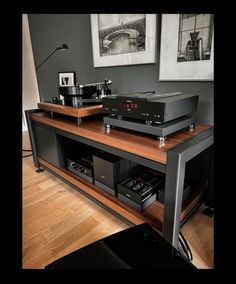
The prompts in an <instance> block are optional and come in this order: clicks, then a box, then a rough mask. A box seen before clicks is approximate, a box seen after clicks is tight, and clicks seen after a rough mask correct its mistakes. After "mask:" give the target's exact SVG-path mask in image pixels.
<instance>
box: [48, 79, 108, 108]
mask: <svg viewBox="0 0 236 284" xmlns="http://www.w3.org/2000/svg"><path fill="white" fill-rule="evenodd" d="M111 83H112V81H111V80H107V79H105V80H104V81H103V82H96V83H90V84H84V85H81V84H78V85H75V86H59V87H58V93H59V95H60V100H56V98H53V99H54V101H55V103H61V104H62V105H65V106H71V107H76V108H79V107H83V106H85V105H91V104H92V105H94V104H101V102H102V98H103V97H104V96H107V95H109V94H111V89H110V88H109V85H110V84H111Z"/></svg>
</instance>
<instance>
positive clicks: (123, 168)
mask: <svg viewBox="0 0 236 284" xmlns="http://www.w3.org/2000/svg"><path fill="white" fill-rule="evenodd" d="M93 165H94V178H95V185H97V186H98V187H100V188H102V189H104V190H105V191H107V192H109V193H110V194H112V195H114V196H115V195H116V186H117V183H119V182H121V181H123V180H124V179H126V178H127V177H128V176H130V175H131V174H132V173H133V172H134V171H136V169H137V168H138V165H137V164H136V163H134V162H131V161H129V160H126V159H122V158H120V157H117V156H115V155H112V154H110V153H107V152H103V151H101V152H100V153H97V154H95V155H94V156H93Z"/></svg>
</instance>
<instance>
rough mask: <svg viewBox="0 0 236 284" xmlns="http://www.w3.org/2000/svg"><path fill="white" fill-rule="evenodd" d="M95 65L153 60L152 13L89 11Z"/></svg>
mask: <svg viewBox="0 0 236 284" xmlns="http://www.w3.org/2000/svg"><path fill="white" fill-rule="evenodd" d="M91 32H92V45H93V62H94V67H106V66H120V65H130V64H148V63H155V62H156V60H155V58H156V15H155V14H91Z"/></svg>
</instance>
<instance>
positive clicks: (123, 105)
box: [122, 103, 138, 109]
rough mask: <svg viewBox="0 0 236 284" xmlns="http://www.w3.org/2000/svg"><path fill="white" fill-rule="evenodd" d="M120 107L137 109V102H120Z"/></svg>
mask: <svg viewBox="0 0 236 284" xmlns="http://www.w3.org/2000/svg"><path fill="white" fill-rule="evenodd" d="M122 107H123V108H126V109H137V108H138V104H133V103H122Z"/></svg>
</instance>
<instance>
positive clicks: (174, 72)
mask: <svg viewBox="0 0 236 284" xmlns="http://www.w3.org/2000/svg"><path fill="white" fill-rule="evenodd" d="M182 15H211V14H162V26H161V48H160V66H159V81H213V80H214V25H213V22H212V24H211V25H210V26H209V27H211V34H210V35H211V38H210V37H209V36H208V38H207V39H208V41H209V42H210V44H209V46H210V48H209V50H208V58H207V57H206V55H205V58H207V60H202V58H203V57H202V58H201V60H200V59H199V57H194V58H192V60H189V61H188V60H187V59H186V58H187V57H186V58H184V57H182V58H183V60H181V52H180V49H181V48H185V45H184V43H185V44H186V50H187V45H188V44H189V42H191V39H192V38H190V37H189V35H190V30H189V35H188V38H187V34H186V32H185V31H184V29H182V30H181V27H182V26H181V25H180V19H181V20H182V19H183V16H182ZM180 17H181V18H180ZM186 17H187V16H186ZM189 17H190V16H189ZM202 17H203V16H202ZM203 20H204V19H200V20H198V23H199V26H200V25H201V24H202V22H203ZM201 21H202V22H201ZM212 21H213V18H212ZM185 24H186V23H185ZM195 26H196V21H195ZM185 29H186V31H187V28H186V27H185ZM200 30H201V27H198V28H197V29H196V30H194V31H195V33H196V34H197V36H198V35H199V31H200ZM202 30H203V28H202ZM196 31H197V32H196ZM180 33H181V36H182V35H183V36H182V38H184V40H185V42H184V40H182V42H180ZM201 33H202V32H201V31H200V36H201ZM203 35H204V34H203ZM191 36H192V35H191ZM210 39H211V41H210ZM201 40H203V41H204V40H205V38H204V37H201ZM205 41H206V40H205ZM181 44H182V46H181ZM199 46H200V45H199ZM205 46H206V44H205ZM198 50H200V47H199V48H198ZM187 51H188V50H187ZM209 51H210V52H209ZM182 54H184V53H183V52H182ZM200 54H203V52H201V53H200ZM205 54H206V53H205ZM182 56H183V55H182ZM205 58H204V59H205ZM190 59H191V57H190Z"/></svg>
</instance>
